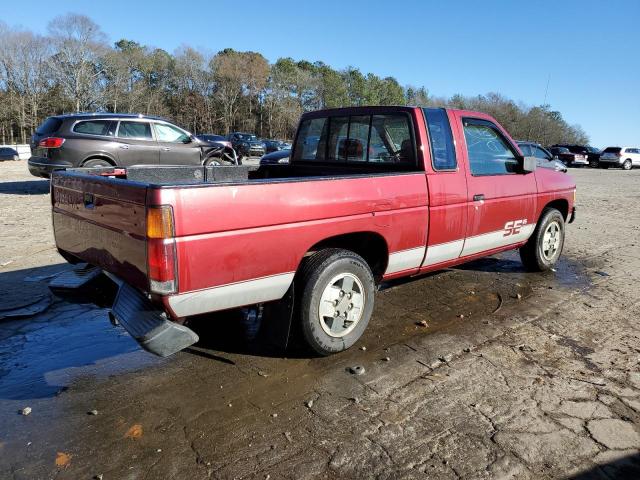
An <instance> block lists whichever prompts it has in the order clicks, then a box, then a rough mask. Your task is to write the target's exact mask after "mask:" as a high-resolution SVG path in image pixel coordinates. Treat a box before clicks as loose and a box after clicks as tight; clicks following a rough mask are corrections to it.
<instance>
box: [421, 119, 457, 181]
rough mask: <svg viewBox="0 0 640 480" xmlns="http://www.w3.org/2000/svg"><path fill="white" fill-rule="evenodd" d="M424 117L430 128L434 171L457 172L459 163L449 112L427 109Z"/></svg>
mask: <svg viewBox="0 0 640 480" xmlns="http://www.w3.org/2000/svg"><path fill="white" fill-rule="evenodd" d="M424 115H425V118H426V119H427V127H428V128H429V143H430V145H431V162H432V165H433V169H434V170H455V169H456V167H457V166H458V163H457V161H456V152H455V148H454V146H453V137H452V135H451V125H449V118H448V117H447V112H446V111H445V110H444V109H442V108H425V109H424Z"/></svg>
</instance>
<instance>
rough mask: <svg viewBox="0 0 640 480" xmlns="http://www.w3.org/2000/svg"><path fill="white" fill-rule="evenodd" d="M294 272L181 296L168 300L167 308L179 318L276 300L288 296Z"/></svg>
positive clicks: (174, 296)
mask: <svg viewBox="0 0 640 480" xmlns="http://www.w3.org/2000/svg"><path fill="white" fill-rule="evenodd" d="M294 275H295V272H289V273H282V274H279V275H272V276H270V277H263V278H256V279H253V280H246V281H243V282H238V283H231V284H229V285H222V286H220V287H214V288H207V289H205V290H197V291H195V292H187V293H180V294H178V295H173V296H171V297H169V305H171V309H172V310H173V311H174V313H175V314H176V315H177V316H178V317H188V316H190V315H198V314H200V313H206V312H215V311H218V310H226V309H227V308H234V307H241V306H244V305H252V304H254V303H261V302H268V301H271V300H278V299H280V298H282V297H283V296H284V294H285V293H287V290H288V289H289V286H290V285H291V282H293V276H294Z"/></svg>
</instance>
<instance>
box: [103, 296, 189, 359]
mask: <svg viewBox="0 0 640 480" xmlns="http://www.w3.org/2000/svg"><path fill="white" fill-rule="evenodd" d="M111 313H112V316H113V319H115V321H116V322H115V323H116V324H120V325H122V326H123V327H124V329H125V330H126V331H127V332H129V334H130V335H131V336H132V337H133V338H134V339H135V340H136V341H137V342H138V344H139V345H140V346H141V347H142V348H144V349H145V350H147V351H148V352H151V353H153V354H155V355H159V356H161V357H168V356H169V355H173V354H174V353H176V352H179V351H180V350H183V349H185V348H187V347H189V346H191V345H193V344H194V343H196V342H197V341H198V340H199V338H198V335H197V334H196V333H195V332H194V331H193V330H191V329H190V328H187V327H185V326H184V325H180V324H179V323H175V322H172V321H170V320H168V319H167V318H166V316H165V314H164V313H163V312H162V311H160V310H158V309H156V308H155V307H154V306H153V305H152V304H151V302H150V301H149V300H148V299H147V298H146V297H145V296H144V295H142V293H140V292H139V291H138V290H136V289H135V288H133V287H130V286H129V285H127V284H126V283H121V284H120V289H119V290H118V295H117V296H116V300H115V302H114V304H113V308H112V310H111Z"/></svg>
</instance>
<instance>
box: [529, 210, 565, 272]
mask: <svg viewBox="0 0 640 480" xmlns="http://www.w3.org/2000/svg"><path fill="white" fill-rule="evenodd" d="M554 223H555V225H556V226H557V227H558V231H557V233H556V235H557V236H558V242H559V243H557V244H556V245H555V248H554V249H553V252H552V251H551V250H552V249H547V250H545V247H546V246H547V245H546V244H545V243H544V236H545V233H547V229H549V228H550V229H551V230H553V228H554V227H550V226H551V225H552V224H554ZM564 234H565V224H564V217H563V216H562V214H561V213H560V212H559V211H558V210H556V209H555V208H547V209H545V210H544V211H543V212H542V215H540V221H539V222H538V224H537V225H536V229H535V230H534V231H533V234H532V235H531V237H530V238H529V240H528V241H527V243H525V244H524V245H523V246H522V247H520V259H521V260H522V264H523V265H524V267H525V268H526V269H527V270H529V271H531V272H545V271H547V270H550V269H551V268H552V267H553V266H554V265H555V264H556V262H557V261H558V259H559V258H560V255H561V254H562V249H563V248H564ZM550 235H551V232H550ZM552 238H555V236H552ZM551 253H552V254H551Z"/></svg>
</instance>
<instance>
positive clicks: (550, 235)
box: [541, 221, 562, 260]
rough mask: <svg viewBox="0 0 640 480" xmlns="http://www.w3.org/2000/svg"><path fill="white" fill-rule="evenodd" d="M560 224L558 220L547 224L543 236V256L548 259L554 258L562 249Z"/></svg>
mask: <svg viewBox="0 0 640 480" xmlns="http://www.w3.org/2000/svg"><path fill="white" fill-rule="evenodd" d="M561 232H562V230H561V229H560V224H559V223H558V222H556V221H553V222H551V223H550V224H549V225H547V228H546V229H545V230H544V235H543V236H542V246H541V250H542V256H543V257H544V258H545V259H546V260H553V258H554V257H555V256H556V254H557V253H558V250H559V249H560V236H561V235H562V233H561Z"/></svg>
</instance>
